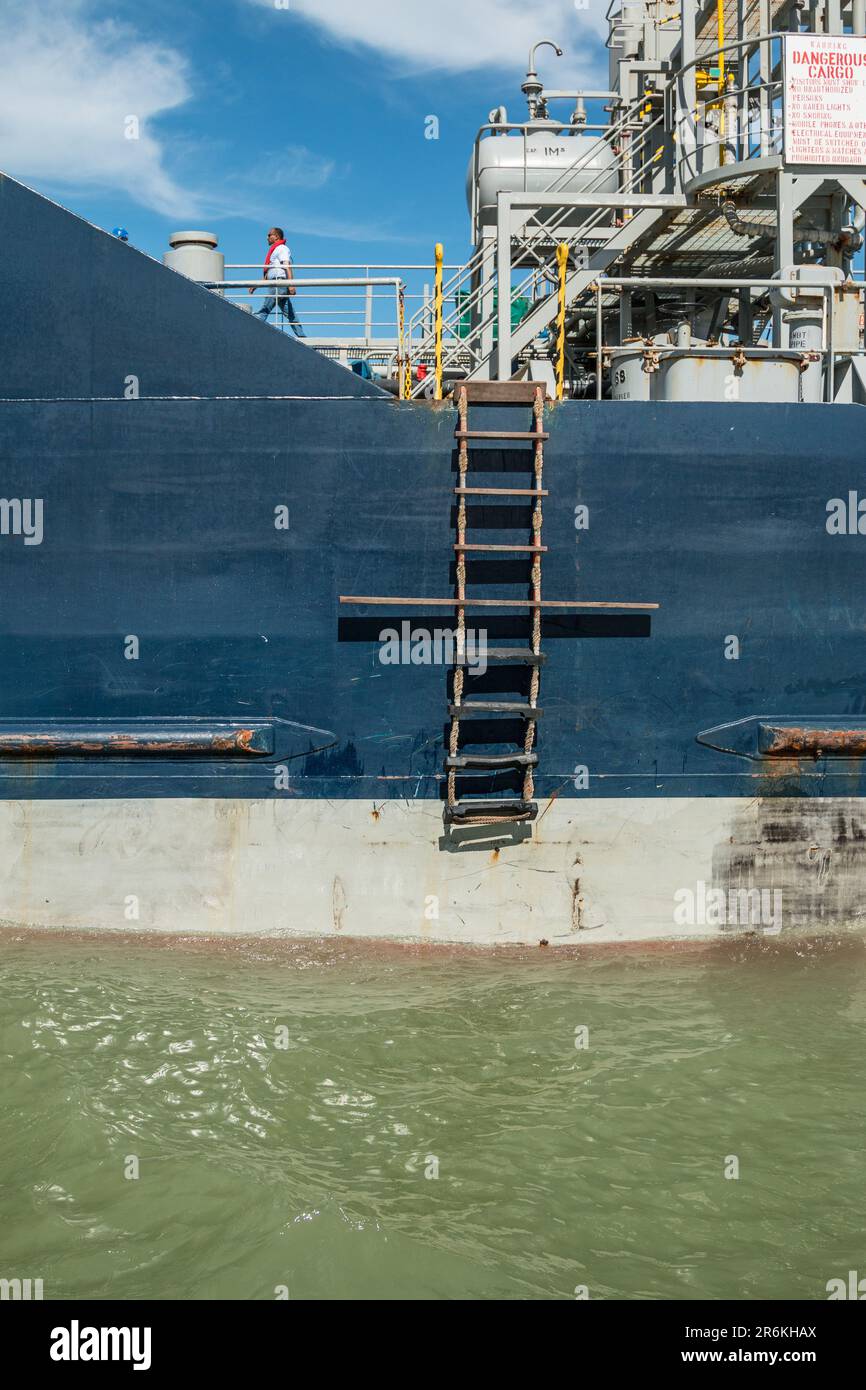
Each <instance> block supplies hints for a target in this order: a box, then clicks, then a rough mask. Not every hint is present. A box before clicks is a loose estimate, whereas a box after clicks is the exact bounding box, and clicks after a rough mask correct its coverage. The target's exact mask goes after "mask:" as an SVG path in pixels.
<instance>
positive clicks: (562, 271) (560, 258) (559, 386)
mask: <svg viewBox="0 0 866 1390" xmlns="http://www.w3.org/2000/svg"><path fill="white" fill-rule="evenodd" d="M556 264H557V266H558V267H559V307H558V310H557V315H556V329H557V337H556V399H557V400H558V401H561V400H562V393H563V388H564V383H565V278H566V276H567V274H568V243H567V242H564V241H561V242H560V243H559V245H558V246H557V248H556Z"/></svg>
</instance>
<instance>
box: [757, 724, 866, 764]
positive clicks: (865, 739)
mask: <svg viewBox="0 0 866 1390" xmlns="http://www.w3.org/2000/svg"><path fill="white" fill-rule="evenodd" d="M767 734H768V735H769V738H768V741H767V744H766V746H765V747H764V748H763V749H762V752H763V754H764V756H765V757H767V758H862V757H864V756H866V729H813V728H807V727H805V726H802V725H800V726H796V725H795V726H791V727H788V728H784V729H777V728H772V727H768V728H767Z"/></svg>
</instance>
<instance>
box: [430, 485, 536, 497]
mask: <svg viewBox="0 0 866 1390" xmlns="http://www.w3.org/2000/svg"><path fill="white" fill-rule="evenodd" d="M454 491H455V492H456V494H457V496H458V497H549V496H550V493H549V492H548V490H547V488H546V487H456V488H455V489H454Z"/></svg>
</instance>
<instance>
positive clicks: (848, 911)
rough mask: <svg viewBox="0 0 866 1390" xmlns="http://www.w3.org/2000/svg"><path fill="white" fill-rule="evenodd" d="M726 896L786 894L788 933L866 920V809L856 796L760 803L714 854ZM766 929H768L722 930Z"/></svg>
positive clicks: (717, 880)
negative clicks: (865, 891)
mask: <svg viewBox="0 0 866 1390" xmlns="http://www.w3.org/2000/svg"><path fill="white" fill-rule="evenodd" d="M712 875H713V879H712V886H713V887H714V888H720V889H722V890H723V892H724V893H725V894H726V895H730V894H732V893H742V892H744V891H745V892H755V890H757V891H758V892H759V893H760V892H763V893H767V894H770V895H772V894H775V893H779V894H781V897H780V899H779V902H780V905H781V914H780V915H781V923H780V925H781V927H782V930H788V929H794V930H803V929H806V930H809V929H814V928H815V927H821V928H828V927H833V928H837V927H838V928H845V927H850V926H852V925H855V924H857V923H862V922H863V920H864V919H866V893H864V881H866V803H864V801H863V800H862V799H860V798H855V797H814V798H797V799H796V800H794V799H788V798H787V797H784V798H782V797H779V798H777V797H768V798H760V799H758V800H756V801H752V802H750V803H749V804H748V805H747V806H746V807H744V808H743V810H742V811H740V812H739V813H738V814H737V816H736V817H735V819H734V821H733V823H732V825H731V834H730V837H729V839H728V840H726V841H725V843H724V844H722V845H718V846H717V847H716V849H715V851H714V853H713V868H712ZM749 929H752V930H757V931H760V930H761V924H760V923H757V924H746V925H745V926H744V925H743V924H742V923H737V924H733V925H732V924H731V922H730V921H729V922H728V923H727V924H725V925H723V927H722V930H727V931H737V930H739V931H742V930H749Z"/></svg>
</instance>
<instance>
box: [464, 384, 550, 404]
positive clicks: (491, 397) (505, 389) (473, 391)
mask: <svg viewBox="0 0 866 1390" xmlns="http://www.w3.org/2000/svg"><path fill="white" fill-rule="evenodd" d="M461 390H463V391H465V392H466V404H467V405H532V404H533V402H534V401H535V397H536V396H537V395H538V393H539V392H541V396H542V399H544V398H546V396H547V389H546V387H545V385H544V383H543V382H541V381H458V382H456V383H455V385H454V388H453V391H452V395H453V398H454V404H455V405H456V404H457V401H458V400H459V397H460V393H461Z"/></svg>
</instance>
